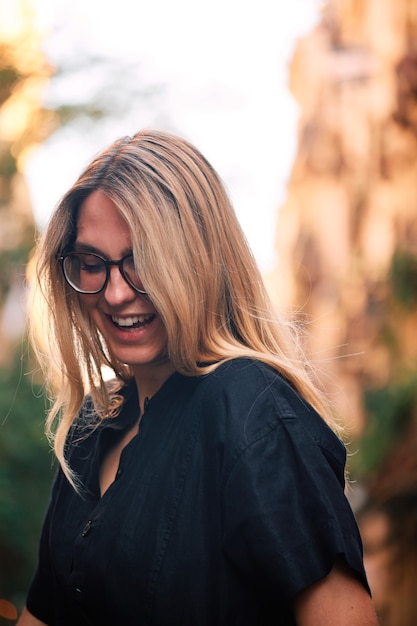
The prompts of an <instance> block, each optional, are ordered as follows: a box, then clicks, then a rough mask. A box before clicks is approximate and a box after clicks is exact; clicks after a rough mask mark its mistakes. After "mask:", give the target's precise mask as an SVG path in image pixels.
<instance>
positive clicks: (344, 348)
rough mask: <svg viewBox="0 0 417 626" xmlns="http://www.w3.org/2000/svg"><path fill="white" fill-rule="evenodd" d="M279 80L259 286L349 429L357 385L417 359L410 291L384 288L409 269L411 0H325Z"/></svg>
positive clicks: (357, 408)
mask: <svg viewBox="0 0 417 626" xmlns="http://www.w3.org/2000/svg"><path fill="white" fill-rule="evenodd" d="M290 87H291V90H292V93H293V95H294V97H295V98H296V100H297V102H298V104H299V107H300V119H299V129H298V141H299V146H298V153H297V156H296V159H295V162H294V165H293V168H292V172H291V177H290V181H289V185H288V194H287V199H286V202H285V204H284V206H282V207H281V208H280V212H279V218H278V227H277V237H276V242H277V243H276V246H277V251H278V256H279V261H278V265H277V267H276V269H275V271H274V272H273V274H272V275H271V276H269V277H268V283H269V285H270V291H271V293H272V295H273V298H274V299H275V301H276V304H277V306H278V307H280V308H285V309H289V310H292V311H293V312H294V313H295V315H299V316H302V318H303V319H304V320H305V321H306V329H307V338H308V344H307V345H308V351H309V353H310V355H311V356H312V357H313V359H315V360H316V361H317V371H318V373H319V374H318V377H319V379H320V380H321V381H322V383H323V384H324V386H325V387H326V389H327V390H328V391H330V393H331V397H332V398H333V400H334V402H335V404H336V406H337V408H338V411H339V412H340V414H341V416H342V418H343V419H344V421H345V423H347V424H348V425H350V426H351V428H352V431H353V432H354V433H359V432H361V430H362V429H363V426H364V423H365V420H366V416H365V412H364V405H363V390H364V388H382V387H384V386H386V385H388V384H389V383H390V381H392V380H395V378H396V377H397V376H401V373H402V372H403V371H405V370H406V369H407V368H408V367H411V366H413V365H414V366H415V364H416V363H417V307H416V306H415V305H416V300H417V298H415V297H414V296H413V293H412V290H411V293H409V292H406V293H405V294H402V295H401V294H399V295H398V294H395V293H394V291H395V289H396V288H397V287H398V288H399V287H401V285H402V283H401V280H402V279H405V278H407V276H408V275H409V274H410V273H411V279H410V278H409V279H408V282H407V281H405V280H404V281H403V282H405V285H404V288H405V290H407V289H410V284H411V283H410V280H411V282H412V281H413V272H415V271H416V267H417V264H416V260H417V0H329V1H328V2H326V3H325V6H324V8H323V10H322V15H321V19H320V22H319V23H318V25H317V27H316V28H315V29H314V30H313V31H312V32H311V33H310V34H308V35H307V36H306V37H304V38H303V39H301V40H300V41H299V43H298V45H297V48H296V51H295V53H294V56H293V59H292V63H291V68H290ZM395 268H397V273H398V272H400V274H399V278H398V276H397V275H396V280H395V284H394V286H393V282H392V280H391V277H392V275H393V272H394V270H395ZM401 272H402V273H401ZM407 272H408V274H407ZM394 274H395V272H394ZM405 275H406V276H405ZM416 277H417V272H416V274H415V276H414V278H416ZM397 278H398V280H397ZM414 290H415V294H416V295H417V282H416V284H415V285H414ZM394 296H398V297H397V298H396V297H394Z"/></svg>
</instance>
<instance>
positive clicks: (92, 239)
mask: <svg viewBox="0 0 417 626" xmlns="http://www.w3.org/2000/svg"><path fill="white" fill-rule="evenodd" d="M76 242H77V244H80V243H85V244H88V245H89V246H94V247H96V248H97V249H98V250H101V251H103V252H106V251H107V249H112V250H113V249H114V250H116V251H118V252H120V250H125V249H128V248H129V249H130V248H131V242H132V237H131V232H130V228H129V226H128V224H127V222H126V221H125V219H124V217H123V216H122V215H121V213H120V211H119V209H118V208H117V206H116V205H115V204H114V202H113V201H112V200H110V198H108V196H106V195H105V194H104V193H103V192H102V191H94V192H93V193H92V194H90V195H89V196H88V197H87V198H86V199H85V200H84V201H83V202H82V204H81V205H80V209H79V212H78V217H77V237H76Z"/></svg>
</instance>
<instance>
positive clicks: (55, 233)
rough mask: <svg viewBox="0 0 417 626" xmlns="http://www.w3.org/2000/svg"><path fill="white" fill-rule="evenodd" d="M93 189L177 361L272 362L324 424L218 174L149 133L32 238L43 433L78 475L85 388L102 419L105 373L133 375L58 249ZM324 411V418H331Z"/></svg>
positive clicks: (168, 139) (180, 145) (109, 406)
mask: <svg viewBox="0 0 417 626" xmlns="http://www.w3.org/2000/svg"><path fill="white" fill-rule="evenodd" d="M97 189H100V190H101V191H102V192H103V193H105V194H106V195H107V196H108V197H109V198H110V199H111V200H112V201H113V202H114V203H115V205H116V206H117V207H118V209H119V210H120V213H121V214H122V215H123V217H124V218H125V220H126V222H127V223H128V225H129V227H130V230H131V234H132V247H133V253H134V258H135V263H136V266H137V271H138V272H139V275H140V276H141V280H142V282H143V285H144V288H145V289H146V291H147V292H148V294H149V297H150V299H151V301H152V303H153V304H154V306H155V308H156V309H157V310H158V313H159V314H160V316H161V319H162V320H163V322H164V324H165V327H166V332H167V337H168V342H167V351H168V355H169V358H170V359H171V362H172V364H173V365H174V367H175V369H176V370H177V371H179V372H181V373H183V374H185V375H194V376H195V375H202V374H206V373H207V372H208V371H210V370H212V369H214V368H216V367H217V366H218V365H219V364H220V363H222V362H223V361H225V360H228V359H233V358H236V357H241V356H247V357H253V358H255V359H259V360H261V361H263V362H265V363H268V364H270V365H271V366H272V367H274V368H275V369H276V370H278V371H279V372H281V373H282V374H283V375H284V376H285V377H286V378H287V379H288V380H289V382H290V383H291V384H292V385H293V386H294V388H295V389H296V390H297V391H298V392H299V393H300V394H301V395H302V396H303V397H304V398H305V399H306V400H307V401H309V402H310V403H311V404H312V405H313V406H314V407H315V408H316V409H317V410H318V411H319V412H320V413H321V414H322V415H323V416H324V417H325V418H326V419H327V420H328V421H331V418H330V417H329V412H328V409H327V406H326V402H325V401H324V400H323V398H322V396H321V393H320V392H319V390H318V389H317V388H316V387H315V385H314V384H313V383H312V381H311V377H310V375H309V364H308V362H307V361H306V359H305V357H304V355H303V352H302V350H301V346H300V341H299V339H298V334H297V328H296V327H295V326H294V325H292V324H290V323H289V322H288V321H287V320H284V319H281V318H279V317H278V315H277V313H276V312H275V311H274V308H273V306H272V304H271V302H270V299H269V297H268V295H267V293H266V290H265V287H264V284H263V281H262V278H261V275H260V272H259V269H258V267H257V265H256V262H255V260H254V258H253V255H252V253H251V251H250V248H249V246H248V243H247V241H246V238H245V236H244V234H243V232H242V229H241V227H240V225H239V222H238V220H237V218H236V215H235V212H234V210H233V208H232V206H231V203H230V200H229V198H228V195H227V193H226V191H225V189H224V185H223V183H222V181H221V179H220V178H219V176H218V174H217V173H216V172H215V170H214V169H213V168H212V166H211V165H210V164H209V163H208V162H207V160H206V159H205V158H204V157H203V156H202V155H201V154H200V152H199V151H198V150H197V149H196V148H195V147H194V146H192V145H191V144H190V143H188V142H187V141H185V140H183V139H180V138H178V137H176V136H174V135H171V134H168V133H165V132H159V131H153V130H152V131H151V130H145V131H141V132H139V133H137V134H136V135H135V136H134V137H131V138H130V137H126V138H123V139H120V140H118V141H116V142H115V143H114V144H113V145H112V146H110V147H109V148H108V149H107V150H105V151H103V152H102V153H101V154H99V155H98V156H97V157H96V158H95V159H94V160H93V161H92V163H91V164H90V165H89V166H88V167H87V168H86V170H85V171H84V172H83V173H82V174H81V176H80V177H79V179H78V180H77V181H76V183H75V184H74V185H73V187H72V188H71V189H70V190H69V191H68V193H67V194H66V195H65V196H64V197H63V198H62V200H61V201H60V202H59V204H58V206H57V208H56V210H55V212H54V214H53V216H52V218H51V220H50V222H49V225H48V228H47V230H46V232H45V233H44V235H43V237H42V238H41V240H40V242H39V246H38V249H37V252H36V259H35V261H34V263H35V265H34V267H35V269H34V277H33V278H34V279H33V280H32V281H31V282H32V289H31V296H30V315H29V319H30V321H31V337H32V343H33V346H34V348H35V350H36V353H37V356H38V359H39V362H40V364H41V366H42V368H43V370H44V373H45V375H46V380H47V385H48V388H49V390H50V393H51V395H52V397H53V405H52V408H51V410H50V412H49V415H48V419H47V433H48V435H50V436H51V437H52V438H53V440H54V447H55V452H56V455H57V457H58V459H59V461H60V463H61V465H62V467H63V469H64V471H65V472H66V474H67V476H68V478H69V479H70V480H71V481H73V476H72V474H71V470H70V468H69V467H68V465H67V463H66V460H65V441H66V438H67V435H68V432H69V429H70V428H71V426H72V424H73V422H74V420H75V419H76V417H77V414H78V412H79V410H80V407H81V405H82V403H83V400H84V397H85V395H86V393H87V392H89V393H91V395H92V398H93V401H94V406H95V409H96V412H97V414H98V415H99V417H100V418H101V419H104V418H106V417H109V416H114V415H116V414H117V411H118V410H119V404H118V396H117V394H116V393H115V391H117V388H113V389H112V390H110V391H109V387H108V386H107V385H106V384H105V383H104V381H103V376H102V369H103V366H104V365H107V366H110V367H111V369H112V370H113V371H114V373H115V375H116V378H117V380H118V381H120V385H119V386H121V384H122V383H123V381H125V380H127V379H128V378H129V377H131V376H132V373H131V371H130V369H129V367H127V366H126V365H124V364H123V363H120V362H118V361H117V360H116V359H115V358H114V357H113V355H112V354H110V353H109V351H108V349H107V347H106V345H105V344H104V341H103V338H102V337H100V336H99V333H98V332H97V329H96V328H94V326H93V325H92V323H91V321H90V319H89V317H88V315H87V313H86V311H85V310H84V309H83V306H82V301H81V299H80V298H79V296H78V294H77V293H76V292H75V291H73V290H72V289H71V288H70V287H69V286H68V285H67V284H66V282H65V280H64V278H63V275H62V271H61V267H60V264H59V262H58V260H57V258H58V256H59V255H60V254H62V253H63V252H65V251H68V250H71V247H72V245H73V243H74V241H75V237H76V228H77V214H78V210H79V207H80V205H81V204H82V202H83V201H84V200H85V199H86V197H87V196H88V195H89V194H90V193H92V192H93V191H95V190H97ZM326 416H327V417H326Z"/></svg>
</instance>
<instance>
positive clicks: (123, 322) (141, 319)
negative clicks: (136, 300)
mask: <svg viewBox="0 0 417 626" xmlns="http://www.w3.org/2000/svg"><path fill="white" fill-rule="evenodd" d="M154 317H155V315H154V314H151V315H132V316H131V317H118V316H117V315H112V316H111V319H112V322H113V324H116V325H117V326H121V327H123V328H126V329H127V328H144V327H145V326H147V325H148V324H150V323H151V322H152V320H153V319H154Z"/></svg>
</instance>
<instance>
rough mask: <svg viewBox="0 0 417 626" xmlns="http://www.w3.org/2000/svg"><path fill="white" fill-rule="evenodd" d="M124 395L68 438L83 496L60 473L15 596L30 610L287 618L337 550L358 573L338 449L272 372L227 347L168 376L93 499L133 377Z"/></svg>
mask: <svg viewBox="0 0 417 626" xmlns="http://www.w3.org/2000/svg"><path fill="white" fill-rule="evenodd" d="M124 394H125V403H124V405H123V409H122V411H121V413H120V415H119V416H118V417H117V418H115V419H109V420H106V421H105V422H103V423H102V425H101V426H100V427H99V428H98V429H96V430H95V431H93V432H92V433H91V434H90V435H89V436H88V437H85V429H84V428H83V426H82V424H84V423H85V421H86V420H88V419H90V418H89V417H88V410H87V409H85V410H84V411H83V412H82V413H81V415H80V418H79V427H78V428H76V429H75V431H74V432H73V434H72V440H71V446H70V463H71V466H72V468H73V469H74V470H75V472H77V474H79V476H80V477H81V480H82V482H83V485H84V488H85V492H84V494H82V495H79V494H77V493H76V492H75V491H74V490H73V489H72V487H71V486H70V485H69V483H68V481H67V480H66V478H65V477H64V475H63V474H62V472H61V471H59V472H58V476H57V479H56V482H55V485H54V488H53V492H52V498H51V503H50V507H49V510H48V514H47V517H46V520H45V524H44V529H43V533H42V538H41V543H40V553H39V563H38V568H37V571H36V573H35V576H34V579H33V582H32V585H31V588H30V591H29V596H28V600H27V605H28V609H29V610H30V611H31V613H33V614H34V615H35V617H37V618H38V619H40V620H42V621H44V622H46V623H47V624H50V625H51V626H52V625H60V626H70V625H71V626H74V625H77V626H87V625H93V624H94V625H97V626H115V625H123V626H133V625H135V626H145V625H154V626H200V625H201V626H209V625H210V626H213V625H216V626H222V625H224V626H226V625H227V626H260V625H261V624H262V626H266V625H268V624H274V625H275V626H276V625H277V624H281V625H287V624H288V625H289V624H293V623H294V621H293V617H292V613H291V610H290V602H291V599H292V598H293V597H294V596H295V594H296V593H297V592H299V591H300V590H302V589H304V588H306V587H307V586H309V585H311V584H312V583H314V582H316V581H317V580H319V579H321V578H323V577H324V576H325V575H326V574H327V573H328V572H329V571H330V569H331V568H332V565H333V563H334V561H335V558H336V557H337V555H343V556H344V558H345V560H346V562H347V563H348V564H349V565H350V567H351V568H352V569H353V570H354V571H355V572H357V575H358V577H359V578H360V579H361V580H362V581H363V584H364V585H365V586H366V585H367V583H366V577H365V573H364V569H363V564H362V546H361V540H360V537H359V533H358V529H357V525H356V522H355V519H354V516H353V513H352V511H351V509H350V506H349V504H348V502H347V500H346V497H345V495H344V466H345V460H346V452H345V448H344V446H343V444H342V443H341V442H340V440H339V439H338V438H337V437H336V435H335V434H334V433H333V432H332V431H331V430H330V428H329V427H328V426H327V425H326V424H325V423H324V421H323V420H322V419H321V417H320V416H319V415H317V413H316V412H315V411H314V410H313V409H312V408H311V406H309V405H308V404H307V403H306V402H305V401H304V400H302V399H301V398H300V396H299V395H298V394H297V393H296V392H295V391H294V390H293V389H292V388H291V387H290V386H289V385H288V384H287V383H286V382H285V380H284V379H283V378H282V377H281V376H280V375H279V374H277V373H276V372H275V371H274V370H272V368H270V367H268V366H266V365H264V364H262V363H260V362H258V361H252V360H250V359H236V360H234V361H230V362H227V363H225V364H223V365H221V366H220V367H219V368H218V369H217V370H216V371H214V372H213V373H211V374H208V375H205V376H202V377H195V378H191V377H185V376H182V375H180V374H178V373H175V374H173V375H172V376H171V377H170V378H169V379H168V380H167V381H166V382H165V384H164V385H163V386H162V388H161V389H160V390H159V391H158V393H157V394H156V395H155V396H154V397H153V398H152V400H151V402H150V403H149V406H148V407H147V410H146V412H145V414H144V417H143V420H142V423H141V428H140V432H139V434H138V435H137V436H136V437H135V438H134V439H133V440H132V441H131V442H130V443H129V444H128V445H127V446H126V447H125V449H124V450H123V452H122V455H121V459H120V467H119V471H118V474H117V478H116V480H115V482H114V483H113V484H112V485H111V486H110V487H109V489H108V490H107V491H106V492H105V494H104V496H103V497H100V491H99V467H100V461H101V458H102V456H103V454H104V452H105V450H106V449H107V448H108V447H109V446H110V445H114V444H115V442H116V441H117V440H118V439H119V438H121V437H122V436H123V434H124V433H125V432H126V430H127V429H129V427H130V426H131V425H132V424H133V422H134V421H135V420H136V418H137V416H138V398H137V393H136V386H135V383H134V382H133V381H132V383H131V384H129V385H128V386H127V387H126V388H125V390H124ZM86 406H87V405H86ZM83 432H84V436H83Z"/></svg>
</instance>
